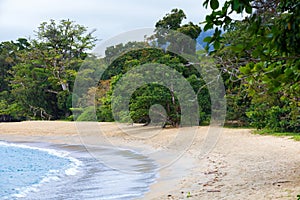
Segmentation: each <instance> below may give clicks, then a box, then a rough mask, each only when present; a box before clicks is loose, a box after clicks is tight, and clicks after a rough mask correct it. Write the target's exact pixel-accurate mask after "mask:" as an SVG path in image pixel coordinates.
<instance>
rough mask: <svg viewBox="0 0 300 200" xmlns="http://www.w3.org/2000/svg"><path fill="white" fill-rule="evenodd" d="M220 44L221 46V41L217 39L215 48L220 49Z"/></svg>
mask: <svg viewBox="0 0 300 200" xmlns="http://www.w3.org/2000/svg"><path fill="white" fill-rule="evenodd" d="M220 46H221V44H220V42H219V41H217V40H216V41H215V42H214V49H220Z"/></svg>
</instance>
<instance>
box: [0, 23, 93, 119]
mask: <svg viewBox="0 0 300 200" xmlns="http://www.w3.org/2000/svg"><path fill="white" fill-rule="evenodd" d="M86 32H87V29H86V27H84V26H81V25H77V24H75V23H74V22H72V21H70V20H62V21H60V23H56V22H55V21H54V20H51V21H50V22H49V23H47V22H44V23H42V24H41V25H40V27H39V28H38V30H37V32H36V34H37V39H36V40H31V41H28V40H26V39H24V38H19V39H18V40H17V41H16V42H13V41H12V42H2V43H1V44H0V69H1V71H0V75H1V79H0V83H1V87H0V89H1V90H0V93H1V94H2V95H0V102H1V108H0V109H1V113H2V114H3V115H4V114H5V115H10V116H12V117H14V118H28V119H63V118H68V117H69V116H70V114H71V113H70V108H71V96H72V89H73V88H72V87H73V84H74V80H75V77H76V74H77V70H78V69H79V67H80V65H81V63H82V62H83V59H85V58H86V57H87V55H88V54H87V53H86V52H85V51H86V50H88V49H91V48H92V47H93V46H94V42H95V38H94V37H93V36H92V35H91V34H92V33H86ZM3 91H5V92H6V93H5V95H3V94H4V93H2V92H3ZM4 96H5V98H3V97H4ZM4 105H7V106H4Z"/></svg>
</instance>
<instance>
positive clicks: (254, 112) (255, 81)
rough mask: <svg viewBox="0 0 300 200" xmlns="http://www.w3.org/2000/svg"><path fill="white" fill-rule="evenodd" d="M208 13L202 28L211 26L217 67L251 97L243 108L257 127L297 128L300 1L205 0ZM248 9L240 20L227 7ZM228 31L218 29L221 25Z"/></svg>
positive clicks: (211, 40) (299, 71)
mask: <svg viewBox="0 0 300 200" xmlns="http://www.w3.org/2000/svg"><path fill="white" fill-rule="evenodd" d="M204 5H205V6H208V5H210V7H211V8H212V9H213V11H212V13H211V14H210V15H208V16H206V22H205V27H204V29H205V30H206V29H209V28H212V27H213V26H216V29H215V34H214V36H213V37H210V38H207V41H209V42H210V43H212V44H214V47H215V49H216V52H213V53H215V55H216V58H217V59H218V61H219V64H220V68H221V69H222V71H223V72H225V73H227V74H228V76H229V77H231V79H233V80H234V81H237V82H239V83H240V86H241V88H242V89H243V90H244V91H243V93H244V92H246V93H247V96H248V97H250V101H251V104H250V106H249V108H248V109H247V110H246V111H245V113H246V114H247V116H248V117H249V118H250V120H251V121H252V124H253V125H254V126H256V127H258V128H270V129H272V130H275V131H294V132H299V130H300V126H299V124H300V118H299V116H300V109H299V107H300V105H299V96H300V93H299V91H300V89H299V88H300V76H299V73H300V69H299V58H300V50H299V44H300V42H299V41H300V34H299V33H300V26H299V24H300V1H299V0H292V1H287V0H271V1H264V0H262V1H254V0H247V1H244V0H228V1H226V2H225V4H224V6H223V7H222V8H221V9H219V2H218V0H207V1H205V2H204ZM232 12H236V13H243V12H246V13H248V14H249V15H248V16H246V17H244V19H242V20H240V21H236V20H233V19H231V17H230V15H229V14H230V13H232ZM222 28H223V29H224V30H225V31H227V33H226V34H224V35H222V36H221V34H219V33H220V29H222Z"/></svg>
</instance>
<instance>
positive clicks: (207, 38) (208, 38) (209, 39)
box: [203, 36, 211, 43]
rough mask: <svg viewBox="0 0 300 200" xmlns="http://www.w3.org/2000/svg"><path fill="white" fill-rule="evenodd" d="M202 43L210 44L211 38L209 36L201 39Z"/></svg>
mask: <svg viewBox="0 0 300 200" xmlns="http://www.w3.org/2000/svg"><path fill="white" fill-rule="evenodd" d="M203 42H207V43H209V42H211V37H210V36H207V37H206V38H204V39H203Z"/></svg>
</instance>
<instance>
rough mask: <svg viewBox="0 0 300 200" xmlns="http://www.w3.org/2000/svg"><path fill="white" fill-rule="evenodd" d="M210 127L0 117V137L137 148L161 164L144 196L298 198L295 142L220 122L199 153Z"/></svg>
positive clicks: (299, 163) (299, 164)
mask: <svg viewBox="0 0 300 200" xmlns="http://www.w3.org/2000/svg"><path fill="white" fill-rule="evenodd" d="M211 129H212V127H197V128H191V127H189V128H181V129H163V130H162V129H160V128H157V127H156V128H155V127H154V128H153V127H142V126H140V125H133V126H131V125H122V126H117V125H116V124H115V123H86V122H82V123H74V122H60V121H56V122H49V121H29V122H19V123H0V140H7V141H19V142H20V141H38V142H50V143H57V144H83V145H86V146H90V145H108V146H114V147H122V148H129V149H133V150H136V151H139V152H141V153H143V154H145V155H147V156H149V157H150V158H152V159H154V160H155V161H156V162H157V163H159V164H160V166H161V168H160V170H159V176H160V177H159V178H158V180H157V182H156V183H155V184H153V185H152V186H151V188H150V191H149V192H148V193H147V194H146V195H145V197H144V199H218V200H219V199H272V200H273V199H297V195H298V194H300V142H295V141H293V140H291V139H288V138H286V137H272V136H260V135H253V134H251V130H249V129H227V128H224V129H222V131H223V133H222V134H220V135H218V134H216V135H214V137H217V138H214V139H218V140H217V143H216V144H215V145H214V142H215V141H216V140H213V141H211V143H209V144H210V145H209V147H207V148H206V149H209V150H211V151H208V152H206V153H207V154H204V153H203V147H204V146H205V144H207V142H204V141H205V140H206V139H207V138H208V135H207V134H208V131H209V130H211ZM99 130H101V132H99ZM191 130H192V131H195V130H196V132H195V133H196V135H195V138H193V136H194V135H193V134H190V135H189V132H191ZM182 135H184V137H182ZM185 138H186V139H185ZM208 142H209V141H208ZM186 147H187V148H186ZM201 152H202V153H201ZM179 156H180V157H179Z"/></svg>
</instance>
